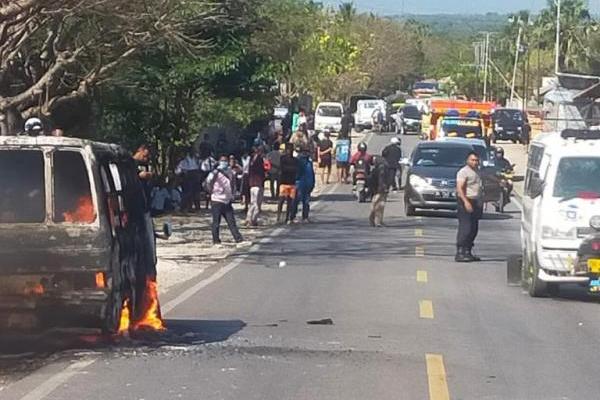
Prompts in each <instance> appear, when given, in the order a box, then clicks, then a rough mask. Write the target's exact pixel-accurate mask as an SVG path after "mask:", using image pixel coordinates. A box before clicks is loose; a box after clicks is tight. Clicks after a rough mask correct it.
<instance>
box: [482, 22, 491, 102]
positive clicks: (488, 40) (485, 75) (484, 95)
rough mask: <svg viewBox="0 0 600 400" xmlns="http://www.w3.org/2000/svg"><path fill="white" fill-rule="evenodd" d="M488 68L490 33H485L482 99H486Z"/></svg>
mask: <svg viewBox="0 0 600 400" xmlns="http://www.w3.org/2000/svg"><path fill="white" fill-rule="evenodd" d="M489 69H490V33H489V32H486V33H485V64H484V66H483V101H487V93H488V74H489Z"/></svg>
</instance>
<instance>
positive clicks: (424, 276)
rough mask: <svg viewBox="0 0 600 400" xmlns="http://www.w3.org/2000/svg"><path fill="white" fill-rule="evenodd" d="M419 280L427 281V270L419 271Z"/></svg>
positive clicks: (420, 281)
mask: <svg viewBox="0 0 600 400" xmlns="http://www.w3.org/2000/svg"><path fill="white" fill-rule="evenodd" d="M417 282H419V283H427V271H417Z"/></svg>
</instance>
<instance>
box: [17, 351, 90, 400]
mask: <svg viewBox="0 0 600 400" xmlns="http://www.w3.org/2000/svg"><path fill="white" fill-rule="evenodd" d="M96 360H97V359H96V358H94V359H87V360H81V361H77V362H76V363H73V364H71V365H69V366H68V367H67V368H66V369H64V370H63V371H61V372H59V373H57V374H55V375H53V376H51V377H50V378H48V379H47V380H46V381H44V382H42V383H41V384H40V385H39V386H38V387H36V388H35V389H33V390H32V391H31V392H29V393H27V394H26V395H25V396H23V397H21V399H20V400H42V399H44V398H45V397H46V396H48V395H49V394H50V393H52V392H53V391H54V390H55V389H56V388H57V387H59V386H60V385H62V384H63V383H65V382H66V381H68V380H69V379H71V378H72V377H73V376H74V375H76V374H78V373H79V372H80V371H82V370H83V369H85V368H87V367H89V366H90V365H92V364H93V363H94V362H96Z"/></svg>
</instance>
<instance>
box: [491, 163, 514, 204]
mask: <svg viewBox="0 0 600 400" xmlns="http://www.w3.org/2000/svg"><path fill="white" fill-rule="evenodd" d="M514 168H515V165H514V164H513V165H511V167H510V169H504V170H502V171H498V173H497V176H498V178H499V180H500V189H501V192H500V198H499V199H498V202H497V203H496V204H494V206H495V208H496V212H499V213H501V214H503V213H504V208H505V207H506V205H507V204H509V203H510V195H511V193H512V190H513V179H514Z"/></svg>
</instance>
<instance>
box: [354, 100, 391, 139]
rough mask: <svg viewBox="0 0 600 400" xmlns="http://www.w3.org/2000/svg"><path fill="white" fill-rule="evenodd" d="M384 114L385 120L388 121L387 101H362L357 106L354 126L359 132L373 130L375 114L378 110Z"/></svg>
mask: <svg viewBox="0 0 600 400" xmlns="http://www.w3.org/2000/svg"><path fill="white" fill-rule="evenodd" d="M378 108H379V109H380V110H381V112H382V113H383V118H384V120H387V115H386V112H387V107H386V103H385V100H360V101H359V102H358V103H357V104H356V114H354V126H355V128H356V131H357V132H360V131H362V130H363V129H371V128H373V114H374V113H375V110H376V109H378Z"/></svg>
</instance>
